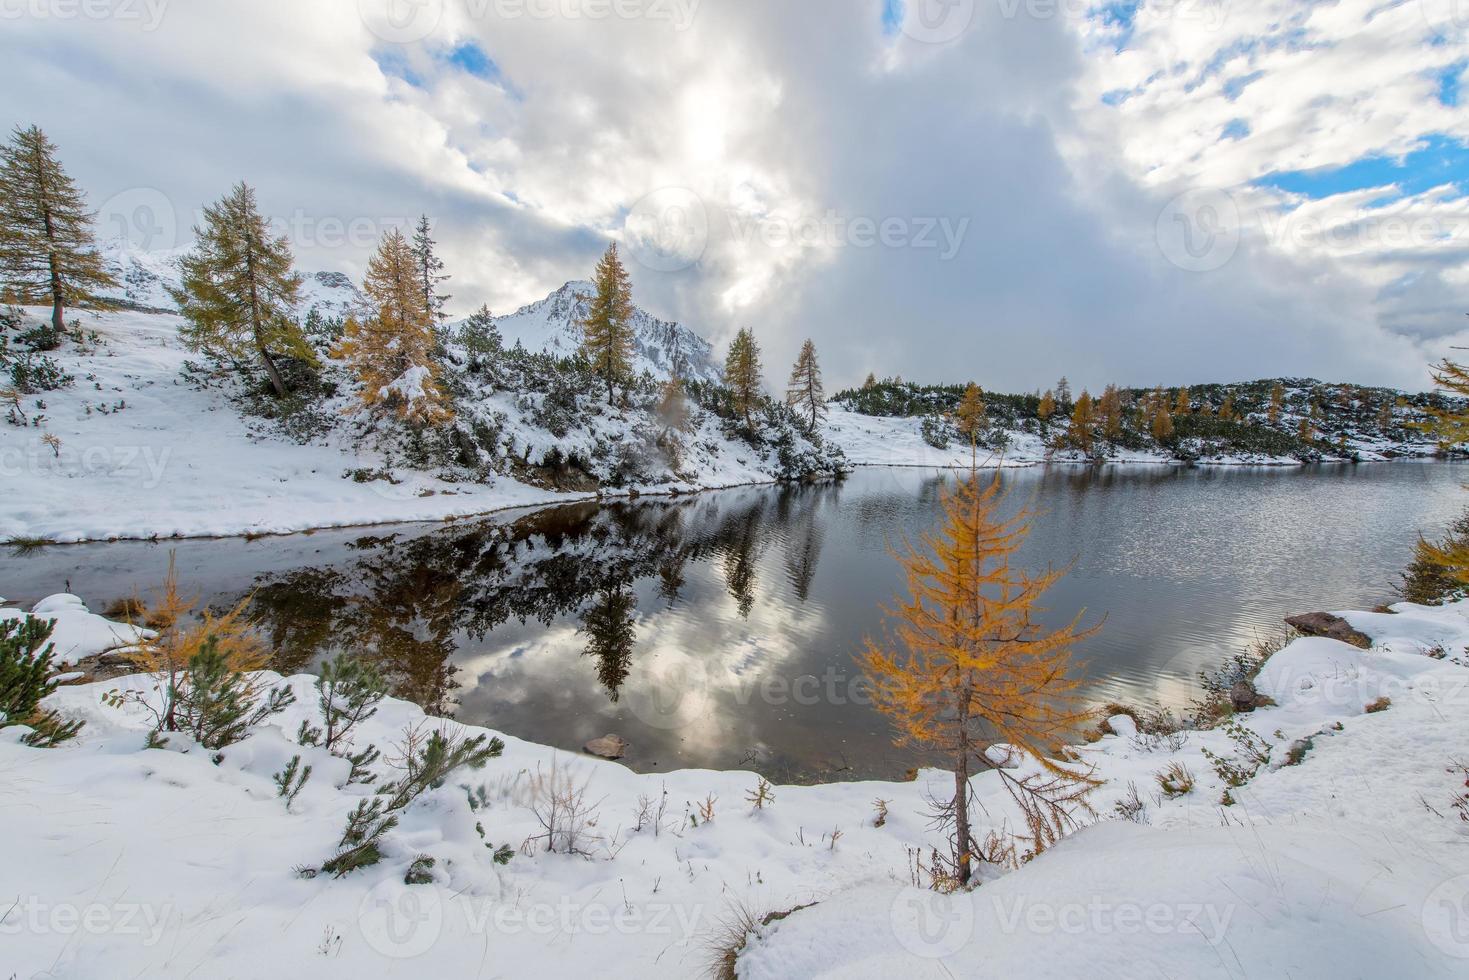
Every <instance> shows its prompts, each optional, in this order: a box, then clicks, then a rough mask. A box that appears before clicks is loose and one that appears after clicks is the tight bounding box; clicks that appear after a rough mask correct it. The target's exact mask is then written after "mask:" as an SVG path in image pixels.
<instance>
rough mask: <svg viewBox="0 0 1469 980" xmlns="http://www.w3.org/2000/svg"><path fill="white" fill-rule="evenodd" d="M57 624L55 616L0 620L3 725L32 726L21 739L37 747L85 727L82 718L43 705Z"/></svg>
mask: <svg viewBox="0 0 1469 980" xmlns="http://www.w3.org/2000/svg"><path fill="white" fill-rule="evenodd" d="M55 626H56V622H55V620H40V619H36V618H35V617H33V616H27V617H25V618H24V619H19V620H17V619H7V620H3V621H0V728H8V727H10V726H12V725H27V726H29V727H30V728H31V729H32V731H31V732H30V733H29V734H27V735H26V736H25V738H24V739H22V741H23V742H24V743H25V744H26V745H31V746H35V747H37V748H52V747H54V746H56V745H59V744H60V743H62V742H65V741H66V740H67V739H70V738H72V737H74V736H75V735H76V733H77V732H79V731H81V728H82V723H81V722H80V721H65V720H63V719H62V718H61V717H60V716H59V715H57V714H56V713H55V712H54V711H48V710H45V709H43V708H42V707H41V699H42V698H44V697H45V696H46V695H47V694H49V693H51V686H52V685H51V676H52V674H53V672H54V670H53V667H52V663H51V658H52V656H53V655H54V654H55V652H56V647H55V646H54V645H53V644H52V643H51V631H52V630H53V629H54V628H55Z"/></svg>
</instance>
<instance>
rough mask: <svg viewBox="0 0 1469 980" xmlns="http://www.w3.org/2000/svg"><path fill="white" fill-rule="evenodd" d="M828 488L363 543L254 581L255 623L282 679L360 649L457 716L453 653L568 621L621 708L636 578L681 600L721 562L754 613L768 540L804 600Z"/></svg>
mask: <svg viewBox="0 0 1469 980" xmlns="http://www.w3.org/2000/svg"><path fill="white" fill-rule="evenodd" d="M825 492H826V491H824V490H821V489H820V488H815V487H790V488H783V489H781V490H778V491H775V493H774V495H773V494H772V492H771V491H770V490H766V489H762V490H751V491H728V492H726V493H721V494H718V495H700V496H694V497H689V498H684V499H679V500H675V501H671V502H669V501H635V502H623V503H617V504H611V505H599V504H597V503H594V502H592V503H586V504H577V505H571V506H567V507H561V508H555V509H548V510H542V511H537V512H534V513H532V514H530V515H527V516H525V517H523V518H520V519H519V520H516V521H514V522H513V523H510V524H504V523H490V522H484V523H476V524H456V525H452V526H446V527H442V528H439V529H436V530H433V531H430V532H428V533H425V534H419V535H416V536H409V535H407V534H403V533H398V534H390V535H385V536H378V535H373V536H364V537H362V538H359V539H357V540H355V541H353V542H352V543H351V544H350V545H349V546H348V550H349V552H350V553H351V557H350V559H349V560H348V561H345V562H339V563H336V564H333V565H327V566H322V567H315V568H302V569H296V570H293V571H290V572H287V573H283V574H279V575H271V576H266V577H262V578H261V579H259V580H257V583H256V591H255V596H254V604H253V608H252V612H253V613H254V615H255V616H257V617H258V619H259V621H260V622H261V625H262V628H263V629H264V630H265V631H266V633H267V634H268V636H269V638H270V640H271V642H272V644H273V646H274V649H275V650H276V651H277V653H276V661H275V666H276V667H277V669H280V670H282V671H288V672H297V671H301V670H303V669H307V668H309V667H310V666H311V664H312V663H313V661H315V660H316V659H318V658H321V657H325V656H332V655H334V654H335V653H337V652H340V651H347V652H352V653H358V654H362V655H365V656H367V657H370V658H371V659H373V660H374V661H375V662H377V663H378V665H379V666H380V668H381V669H382V670H383V671H384V673H385V674H386V675H387V676H388V677H389V679H390V681H391V683H392V686H393V693H394V694H395V695H396V696H398V697H403V698H407V699H409V700H412V701H414V702H416V703H418V704H420V705H422V706H424V707H425V708H426V709H429V710H433V711H436V712H438V713H446V712H448V711H451V710H452V709H453V707H454V700H453V693H454V687H455V673H456V670H457V668H456V667H455V666H454V664H453V657H454V655H455V653H456V651H457V650H459V649H460V648H462V647H463V646H464V645H465V644H466V643H470V642H480V641H483V640H484V638H485V637H486V636H487V635H489V634H490V633H492V632H494V630H496V629H497V628H498V627H500V626H503V625H505V624H506V623H508V622H511V621H512V620H513V621H517V622H519V623H520V624H522V625H524V624H527V623H529V622H532V621H534V622H539V623H541V624H543V625H545V626H548V627H549V626H551V625H552V624H554V623H557V622H558V621H564V620H565V619H566V618H568V617H571V618H575V619H577V620H579V621H580V623H581V629H582V631H583V632H585V633H586V634H587V648H586V653H587V655H588V656H589V657H590V658H591V659H592V660H593V661H594V662H595V664H596V669H597V676H598V678H599V680H600V681H601V683H602V684H603V686H604V687H606V689H607V691H608V694H609V695H610V696H612V697H613V699H614V700H615V699H616V698H617V696H618V692H619V691H620V689H621V688H622V686H623V684H624V683H625V682H626V681H627V679H628V676H629V674H630V672H631V670H632V654H633V649H634V644H635V632H636V631H635V626H634V621H635V617H636V612H637V599H636V592H635V585H636V583H637V582H639V581H643V580H648V581H651V582H655V583H656V589H657V593H658V595H659V596H661V597H662V599H663V600H664V601H666V602H667V603H669V604H670V605H672V604H673V603H674V602H676V601H677V600H678V599H679V597H680V595H681V594H682V592H683V590H684V589H685V588H686V587H687V586H686V579H687V569H688V566H689V565H690V563H700V562H703V563H710V562H713V563H717V567H718V568H719V570H720V572H721V573H722V577H723V578H724V581H725V586H726V588H727V590H728V592H729V594H730V596H731V597H732V598H733V599H734V601H735V605H736V607H737V609H738V611H739V614H740V615H741V616H744V617H748V616H749V615H750V612H751V610H752V609H753V607H754V604H755V601H756V594H757V578H758V569H759V564H760V561H761V558H762V555H763V553H764V551H765V550H766V547H767V542H768V541H770V540H776V539H783V540H784V542H785V547H786V564H787V573H788V574H787V578H788V580H789V581H790V583H791V587H792V588H793V589H794V591H795V593H796V595H797V596H798V597H799V599H800V600H801V601H805V600H806V597H807V596H808V595H809V594H810V588H811V581H812V578H813V576H814V575H815V572H816V565H817V562H818V560H819V556H820V545H821V538H820V529H819V523H818V522H817V521H816V520H815V518H814V515H813V509H814V508H815V507H816V506H817V505H818V504H819V502H820V501H821V500H822V499H823V496H824V493H825ZM772 501H773V502H774V504H773V505H772ZM772 535H774V536H775V537H774V538H773V537H772Z"/></svg>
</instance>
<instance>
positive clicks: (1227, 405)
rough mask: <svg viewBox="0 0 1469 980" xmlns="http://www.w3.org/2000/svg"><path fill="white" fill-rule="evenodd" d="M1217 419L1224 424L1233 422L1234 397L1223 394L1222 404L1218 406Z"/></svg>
mask: <svg viewBox="0 0 1469 980" xmlns="http://www.w3.org/2000/svg"><path fill="white" fill-rule="evenodd" d="M1219 417H1220V418H1221V419H1223V420H1224V421H1226V422H1230V421H1233V420H1234V395H1232V394H1225V396H1224V404H1223V405H1220V406H1219Z"/></svg>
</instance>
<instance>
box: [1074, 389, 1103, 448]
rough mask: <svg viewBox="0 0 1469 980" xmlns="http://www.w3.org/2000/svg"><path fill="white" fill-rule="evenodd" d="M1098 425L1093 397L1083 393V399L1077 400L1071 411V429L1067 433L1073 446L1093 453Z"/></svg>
mask: <svg viewBox="0 0 1469 980" xmlns="http://www.w3.org/2000/svg"><path fill="white" fill-rule="evenodd" d="M1095 425H1096V412H1095V408H1094V404H1093V402H1092V396H1091V395H1090V394H1089V393H1088V392H1086V391H1082V393H1081V397H1080V398H1078V399H1077V400H1076V404H1075V406H1073V408H1072V410H1071V428H1070V430H1069V431H1068V433H1067V436H1068V438H1069V439H1070V440H1071V444H1072V445H1073V446H1075V447H1076V448H1077V449H1080V450H1081V451H1082V452H1084V453H1090V452H1091V451H1092V443H1093V441H1094V440H1095V439H1096V432H1095V431H1094V428H1093V427H1094V426H1095Z"/></svg>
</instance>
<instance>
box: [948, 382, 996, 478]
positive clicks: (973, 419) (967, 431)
mask: <svg viewBox="0 0 1469 980" xmlns="http://www.w3.org/2000/svg"><path fill="white" fill-rule="evenodd" d="M954 424H955V427H956V428H957V429H958V430H959V434H960V435H961V436H963V437H964V438H966V439H968V440H969V455H970V465H971V466H972V465H974V464H975V463H977V462H978V459H979V434H980V433H981V432H983V431H984V430H985V429H986V428H987V427H988V425H989V419H988V417H987V416H986V414H985V407H984V391H983V390H982V389H981V388H980V387H979V385H977V384H975V383H974V382H973V381H971V382H969V386H968V387H967V388H965V389H964V397H963V398H961V399H959V407H958V408H956V409H954Z"/></svg>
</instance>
